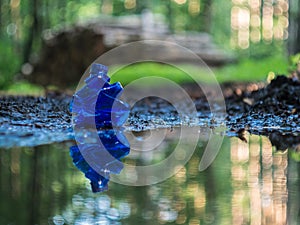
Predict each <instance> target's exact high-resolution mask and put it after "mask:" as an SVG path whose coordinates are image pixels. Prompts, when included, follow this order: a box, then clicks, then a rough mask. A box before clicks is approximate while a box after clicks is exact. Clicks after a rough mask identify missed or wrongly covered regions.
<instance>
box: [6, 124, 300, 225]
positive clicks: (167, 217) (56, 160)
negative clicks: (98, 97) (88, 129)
mask: <svg viewBox="0 0 300 225" xmlns="http://www.w3.org/2000/svg"><path fill="white" fill-rule="evenodd" d="M152 132H155V131H152ZM159 132H160V133H158V134H159V135H154V134H152V135H149V133H148V132H145V134H143V135H139V134H135V136H137V137H138V138H137V140H147V139H148V140H149V141H150V142H155V141H158V140H160V139H161V135H166V141H162V142H161V143H158V144H157V149H156V150H154V151H151V150H149V149H148V150H147V148H148V145H146V146H145V149H146V150H147V151H144V152H140V151H138V150H134V149H132V150H131V153H130V155H129V156H128V157H127V158H125V159H124V163H128V164H139V165H149V164H153V163H154V162H159V161H160V160H162V159H163V158H165V157H166V156H168V155H169V154H171V153H172V151H173V149H174V146H175V145H176V144H177V143H178V137H179V136H178V133H176V131H172V132H169V131H163V132H162V131H161V130H159ZM151 137H152V138H153V139H151ZM246 139H247V140H248V143H245V142H242V141H241V140H240V139H238V138H235V137H234V138H228V137H225V138H224V141H223V144H222V147H221V149H220V152H219V153H218V155H217V157H216V159H215V160H214V161H213V163H212V165H211V166H210V167H208V169H206V170H204V171H202V172H199V170H198V169H199V163H200V160H201V157H202V154H203V151H204V149H205V147H206V144H207V141H206V140H207V137H206V136H205V135H203V136H202V137H200V140H199V142H198V144H197V147H196V150H195V152H194V154H193V156H192V157H191V159H190V160H189V161H188V163H187V164H186V165H185V167H184V168H182V169H181V170H180V171H179V172H178V173H176V174H175V175H174V176H172V177H171V178H169V179H167V180H165V181H163V182H161V183H158V184H154V185H150V186H143V187H132V186H124V185H121V184H117V183H113V182H110V183H109V190H108V191H107V192H104V193H96V194H94V193H92V192H91V190H90V184H89V182H88V180H87V179H86V178H85V177H84V175H83V174H82V173H81V172H80V171H78V170H77V169H76V168H75V166H73V164H72V159H71V158H70V156H69V147H70V146H71V145H73V144H72V143H66V144H54V145H45V146H38V147H33V148H11V149H0V197H1V201H0V224H24V225H26V224H55V225H59V224H165V223H168V224H189V225H198V224H199V225H200V224H236V225H237V224H286V223H287V222H288V223H289V224H299V223H300V192H299V191H300V190H299V189H300V177H299V175H300V174H299V173H300V163H299V162H297V161H296V160H295V159H294V158H295V157H291V154H292V152H293V150H289V151H286V152H281V153H279V152H277V153H275V152H274V148H273V147H272V145H271V143H270V141H269V140H268V139H267V138H266V137H260V136H246ZM136 146H139V145H138V143H136ZM187 147H188V146H187ZM298 158H299V157H298ZM128 173H129V174H127V176H130V172H128ZM121 176H122V175H121Z"/></svg>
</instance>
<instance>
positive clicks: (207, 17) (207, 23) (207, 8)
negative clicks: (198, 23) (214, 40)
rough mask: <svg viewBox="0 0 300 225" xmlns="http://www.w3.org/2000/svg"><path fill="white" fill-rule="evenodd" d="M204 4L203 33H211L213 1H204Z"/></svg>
mask: <svg viewBox="0 0 300 225" xmlns="http://www.w3.org/2000/svg"><path fill="white" fill-rule="evenodd" d="M202 4H203V19H204V20H203V23H204V26H203V31H205V32H207V33H210V28H211V6H212V0H204V1H202Z"/></svg>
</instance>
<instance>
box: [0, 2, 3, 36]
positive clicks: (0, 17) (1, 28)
mask: <svg viewBox="0 0 300 225" xmlns="http://www.w3.org/2000/svg"><path fill="white" fill-rule="evenodd" d="M2 26H3V24H2V0H0V37H1V36H2V32H3V27H2Z"/></svg>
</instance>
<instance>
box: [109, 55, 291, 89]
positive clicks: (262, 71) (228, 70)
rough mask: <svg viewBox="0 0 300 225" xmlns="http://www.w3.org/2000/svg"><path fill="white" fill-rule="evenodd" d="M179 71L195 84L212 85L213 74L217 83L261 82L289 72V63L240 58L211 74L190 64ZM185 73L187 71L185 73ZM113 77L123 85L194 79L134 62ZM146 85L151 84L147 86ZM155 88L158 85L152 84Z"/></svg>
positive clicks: (174, 70) (277, 59)
mask: <svg viewBox="0 0 300 225" xmlns="http://www.w3.org/2000/svg"><path fill="white" fill-rule="evenodd" d="M181 68H183V69H184V70H185V69H188V71H189V72H191V73H192V75H193V77H196V81H201V82H208V83H211V82H213V79H212V77H211V76H212V75H213V74H214V75H215V77H216V79H217V81H218V82H221V83H222V82H228V81H264V80H266V78H267V75H268V73H269V72H274V73H275V74H287V73H288V60H287V59H286V58H284V57H283V56H275V57H269V58H266V59H260V60H257V59H243V60H241V61H240V62H239V63H237V64H231V65H227V66H224V67H222V68H212V73H213V74H212V73H210V71H209V70H207V69H206V68H199V67H196V66H191V65H183V66H181ZM185 71H186V70H185ZM110 75H112V81H113V82H116V81H120V82H121V83H122V84H124V85H126V84H128V83H130V82H131V81H133V80H137V79H139V78H142V77H146V76H158V77H163V78H166V79H170V80H172V81H174V82H176V83H187V82H191V81H193V79H192V78H191V77H190V76H189V75H187V74H186V73H185V72H184V71H182V70H180V69H178V68H176V67H173V66H170V65H165V64H158V63H150V62H147V63H137V64H132V65H130V66H126V67H124V68H122V69H121V70H118V71H117V72H116V73H113V74H110ZM148 85H151V84H149V83H148ZM153 85H156V86H157V85H158V84H155V83H154V84H153Z"/></svg>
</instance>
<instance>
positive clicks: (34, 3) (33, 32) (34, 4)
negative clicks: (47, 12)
mask: <svg viewBox="0 0 300 225" xmlns="http://www.w3.org/2000/svg"><path fill="white" fill-rule="evenodd" d="M30 5H31V7H30V8H31V9H32V11H31V17H32V21H33V22H32V25H31V26H30V27H29V32H28V37H27V41H25V44H24V53H23V62H28V61H29V58H30V55H31V52H32V45H33V42H34V38H35V37H36V36H37V35H38V30H39V18H38V0H30Z"/></svg>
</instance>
